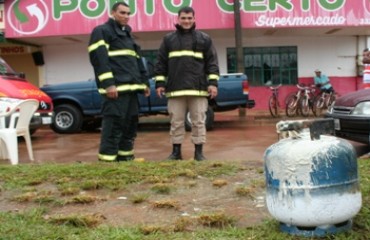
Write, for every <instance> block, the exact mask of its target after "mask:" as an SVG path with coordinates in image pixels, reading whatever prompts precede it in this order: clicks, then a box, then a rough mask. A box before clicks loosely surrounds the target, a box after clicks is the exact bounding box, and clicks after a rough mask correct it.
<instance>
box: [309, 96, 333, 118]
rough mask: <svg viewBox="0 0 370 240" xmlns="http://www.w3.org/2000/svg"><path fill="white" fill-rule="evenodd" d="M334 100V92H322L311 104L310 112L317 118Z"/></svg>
mask: <svg viewBox="0 0 370 240" xmlns="http://www.w3.org/2000/svg"><path fill="white" fill-rule="evenodd" d="M335 99H336V93H335V92H334V91H330V92H325V91H322V92H321V93H320V94H319V95H317V96H316V98H315V99H314V102H313V107H312V112H313V114H314V115H315V116H316V117H319V116H321V115H322V114H323V112H324V111H325V110H326V109H328V107H330V106H331V105H332V104H333V103H334V102H335Z"/></svg>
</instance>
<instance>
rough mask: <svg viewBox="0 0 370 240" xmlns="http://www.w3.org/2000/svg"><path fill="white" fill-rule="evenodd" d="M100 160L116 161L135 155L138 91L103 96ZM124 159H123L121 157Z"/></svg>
mask: <svg viewBox="0 0 370 240" xmlns="http://www.w3.org/2000/svg"><path fill="white" fill-rule="evenodd" d="M102 101H103V106H102V115H103V122H102V133H101V139H100V148H99V160H102V161H115V160H120V158H126V157H132V158H133V156H134V141H135V138H136V132H137V127H138V122H139V102H138V96H137V93H131V92H130V93H120V95H119V96H118V98H117V99H110V98H107V97H105V96H103V100H102ZM121 160H122V159H121Z"/></svg>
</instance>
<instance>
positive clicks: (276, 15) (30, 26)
mask: <svg viewBox="0 0 370 240" xmlns="http://www.w3.org/2000/svg"><path fill="white" fill-rule="evenodd" d="M116 1H117V0H22V1H21V0H9V1H5V12H6V16H7V19H6V36H7V37H9V38H11V37H30V36H34V37H38V36H57V35H76V34H89V33H90V32H91V30H92V29H93V28H94V27H95V26H96V25H99V24H101V23H103V22H105V21H106V20H107V18H108V17H109V13H110V9H111V7H112V5H113V4H114V3H115V2H116ZM126 2H127V3H128V4H129V5H130V8H131V13H132V17H131V20H130V25H131V26H132V27H133V29H134V31H135V32H145V31H167V30H173V29H174V27H173V25H174V23H176V18H177V11H178V10H179V8H181V7H183V6H192V7H193V8H194V9H195V11H196V21H197V27H198V28H200V29H230V28H233V27H234V16H233V13H234V12H233V3H234V0H202V1H200V0H127V1H126ZM240 5H241V9H240V11H241V19H242V26H243V28H271V27H276V28H280V27H320V26H359V25H370V20H368V19H370V0H356V1H354V0H294V1H293V0H240Z"/></svg>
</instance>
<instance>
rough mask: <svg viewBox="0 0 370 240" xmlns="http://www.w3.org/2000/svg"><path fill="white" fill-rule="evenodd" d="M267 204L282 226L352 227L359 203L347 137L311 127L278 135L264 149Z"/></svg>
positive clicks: (290, 229) (311, 229)
mask: <svg viewBox="0 0 370 240" xmlns="http://www.w3.org/2000/svg"><path fill="white" fill-rule="evenodd" d="M264 167H265V177H266V188H267V189H266V205H267V208H268V211H269V212H270V214H271V215H272V216H273V217H274V218H276V219H277V220H278V221H279V222H280V230H281V231H284V232H287V233H290V234H294V235H303V236H324V235H327V234H333V233H337V232H340V231H343V230H348V229H350V228H351V227H352V218H353V217H354V216H355V215H356V214H357V213H358V212H359V211H360V209H361V204H362V200H361V192H360V187H359V180H358V169H357V156H356V152H355V150H354V148H353V146H352V145H351V144H350V143H349V142H348V141H346V140H344V139H340V138H337V137H335V136H329V135H323V136H321V137H320V138H319V139H315V140H312V138H311V137H310V135H309V133H308V132H302V133H300V134H299V135H298V137H297V136H295V137H294V138H292V137H288V138H285V139H281V140H279V141H278V142H277V143H275V144H273V145H271V146H270V147H268V148H267V149H266V151H265V154H264Z"/></svg>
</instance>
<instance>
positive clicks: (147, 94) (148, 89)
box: [144, 87, 150, 97]
mask: <svg viewBox="0 0 370 240" xmlns="http://www.w3.org/2000/svg"><path fill="white" fill-rule="evenodd" d="M144 96H145V97H149V96H150V88H149V87H146V88H145V90H144Z"/></svg>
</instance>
